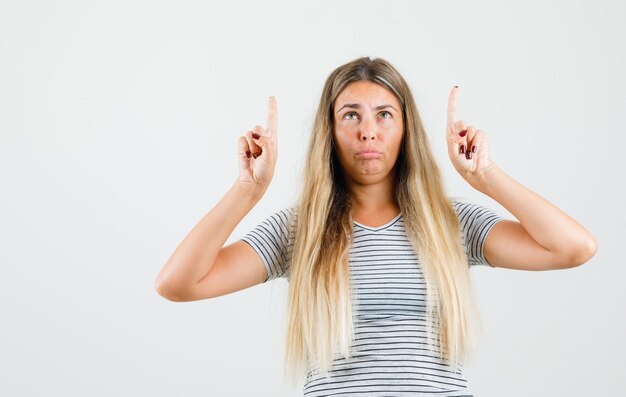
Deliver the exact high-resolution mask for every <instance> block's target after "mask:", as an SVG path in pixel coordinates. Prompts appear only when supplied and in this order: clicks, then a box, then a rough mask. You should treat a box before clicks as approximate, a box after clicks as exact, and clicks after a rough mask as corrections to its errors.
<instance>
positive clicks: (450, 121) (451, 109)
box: [447, 86, 459, 134]
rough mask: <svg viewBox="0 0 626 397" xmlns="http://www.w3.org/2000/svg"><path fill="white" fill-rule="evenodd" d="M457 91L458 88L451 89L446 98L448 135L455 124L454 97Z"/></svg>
mask: <svg viewBox="0 0 626 397" xmlns="http://www.w3.org/2000/svg"><path fill="white" fill-rule="evenodd" d="M458 90H459V87H458V86H454V87H452V90H451V91H450V95H449V96H448V123H447V124H448V126H447V130H448V134H450V133H452V129H453V126H454V123H456V97H457V92H458Z"/></svg>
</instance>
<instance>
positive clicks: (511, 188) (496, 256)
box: [467, 163, 598, 270]
mask: <svg viewBox="0 0 626 397" xmlns="http://www.w3.org/2000/svg"><path fill="white" fill-rule="evenodd" d="M467 181H468V183H469V184H470V185H471V186H472V187H474V188H475V189H476V190H478V191H480V192H482V193H484V194H486V195H488V196H489V197H491V198H493V199H494V200H496V201H497V202H498V203H500V204H501V205H502V206H503V207H504V208H506V209H507V210H508V211H509V212H510V213H511V214H513V215H514V216H515V218H517V219H518V220H519V222H515V221H510V220H506V221H500V222H498V224H496V225H494V227H493V228H492V229H491V231H490V233H489V235H488V236H487V239H486V240H485V245H484V254H485V258H486V259H487V261H488V262H489V263H490V264H492V265H493V266H495V267H505V268H511V269H520V270H552V269H564V268H570V267H574V266H578V265H581V264H583V263H585V262H587V261H588V260H589V259H590V258H591V257H593V255H594V254H595V252H596V250H597V246H598V242H597V240H596V238H595V237H594V236H593V235H592V234H591V233H589V232H588V231H587V230H586V229H585V228H584V227H583V226H582V225H581V224H579V223H578V222H576V221H575V220H574V219H573V218H572V217H570V216H569V215H567V214H566V213H564V212H563V211H561V210H560V209H559V208H557V207H556V206H555V205H554V204H552V203H550V202H549V201H547V200H546V199H544V198H543V197H541V196H539V195H538V194H536V193H534V192H532V191H531V190H529V189H527V188H526V187H524V186H522V185H521V184H520V183H518V182H517V181H515V180H514V179H513V178H511V177H510V176H509V175H507V174H506V173H505V172H504V171H503V170H502V169H500V168H499V167H498V166H497V165H496V164H495V163H491V166H490V167H488V168H487V169H486V170H484V172H481V173H479V174H474V175H472V176H471V177H468V178H467Z"/></svg>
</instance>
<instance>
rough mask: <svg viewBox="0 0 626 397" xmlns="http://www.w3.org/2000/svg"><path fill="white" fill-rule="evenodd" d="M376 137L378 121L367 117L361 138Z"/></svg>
mask: <svg viewBox="0 0 626 397" xmlns="http://www.w3.org/2000/svg"><path fill="white" fill-rule="evenodd" d="M368 139H376V123H375V122H372V121H370V120H369V119H367V118H365V119H364V120H363V123H362V124H361V140H363V141H367V140H368Z"/></svg>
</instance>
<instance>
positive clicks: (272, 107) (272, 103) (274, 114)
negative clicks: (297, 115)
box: [267, 96, 278, 135]
mask: <svg viewBox="0 0 626 397" xmlns="http://www.w3.org/2000/svg"><path fill="white" fill-rule="evenodd" d="M277 128H278V110H277V107H276V97H274V96H271V97H269V99H268V100H267V131H268V132H269V133H270V134H271V135H273V134H275V133H276V129H277Z"/></svg>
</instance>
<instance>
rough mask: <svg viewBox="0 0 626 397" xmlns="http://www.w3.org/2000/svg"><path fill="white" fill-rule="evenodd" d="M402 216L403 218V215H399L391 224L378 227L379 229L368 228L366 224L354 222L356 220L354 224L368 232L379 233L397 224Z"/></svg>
mask: <svg viewBox="0 0 626 397" xmlns="http://www.w3.org/2000/svg"><path fill="white" fill-rule="evenodd" d="M401 216H402V213H399V214H398V215H396V216H395V217H394V218H393V219H392V220H390V221H389V222H387V223H385V224H384V225H380V226H377V227H372V226H367V225H364V224H362V223H359V222H357V221H354V220H353V221H352V222H354V224H355V225H357V226H359V227H361V228H363V229H366V230H371V231H374V232H377V231H380V230H383V229H386V228H388V227H389V226H391V225H393V224H394V223H396V222H397V221H398V219H400V217H401Z"/></svg>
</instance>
